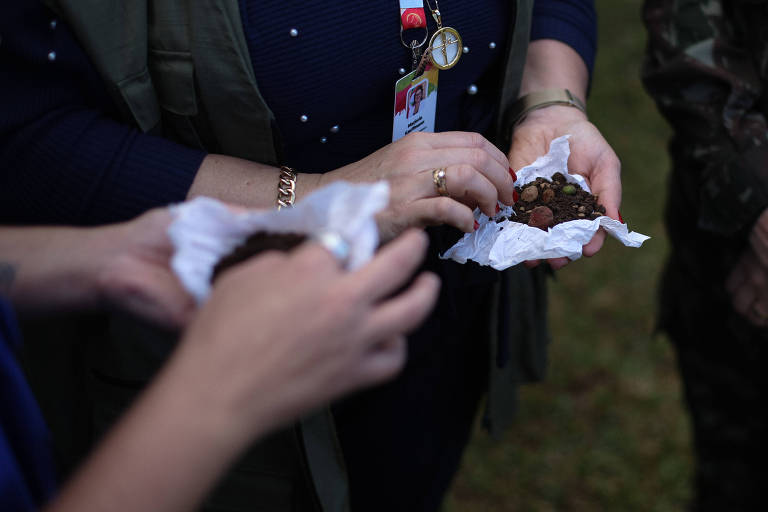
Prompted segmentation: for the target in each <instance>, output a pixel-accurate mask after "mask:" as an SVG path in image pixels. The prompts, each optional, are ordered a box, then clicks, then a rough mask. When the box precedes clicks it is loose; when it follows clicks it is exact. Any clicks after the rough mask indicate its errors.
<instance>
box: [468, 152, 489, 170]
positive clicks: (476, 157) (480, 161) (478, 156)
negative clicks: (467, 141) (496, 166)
mask: <svg viewBox="0 0 768 512" xmlns="http://www.w3.org/2000/svg"><path fill="white" fill-rule="evenodd" d="M469 161H470V163H471V164H472V165H473V166H474V167H475V168H477V169H485V168H486V167H487V165H488V153H486V152H485V151H483V150H482V149H481V148H472V149H471V152H470V155H469Z"/></svg>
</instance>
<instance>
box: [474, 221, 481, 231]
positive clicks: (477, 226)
mask: <svg viewBox="0 0 768 512" xmlns="http://www.w3.org/2000/svg"><path fill="white" fill-rule="evenodd" d="M478 229H480V224H478V223H477V221H475V231H477V230H478Z"/></svg>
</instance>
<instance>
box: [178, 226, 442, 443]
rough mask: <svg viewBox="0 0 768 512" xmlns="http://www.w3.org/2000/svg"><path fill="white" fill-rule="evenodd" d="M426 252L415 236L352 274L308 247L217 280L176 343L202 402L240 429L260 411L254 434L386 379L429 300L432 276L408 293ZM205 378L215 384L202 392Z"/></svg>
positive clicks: (268, 256) (434, 284)
mask: <svg viewBox="0 0 768 512" xmlns="http://www.w3.org/2000/svg"><path fill="white" fill-rule="evenodd" d="M426 248H427V237H426V235H425V234H424V233H421V232H418V231H415V230H414V231H411V232H408V233H405V234H403V235H402V236H401V237H399V238H398V239H396V240H394V241H393V242H391V243H389V244H387V245H386V246H384V247H383V248H382V249H381V250H380V251H379V252H378V253H377V255H376V256H375V257H374V258H373V260H372V261H371V262H370V263H369V264H367V265H366V266H365V267H363V268H362V269H360V270H358V271H356V272H353V273H347V272H345V271H343V269H342V268H341V266H340V265H339V263H338V262H337V261H336V260H335V259H334V258H333V257H332V256H331V254H330V253H329V252H328V251H327V250H326V249H325V248H323V247H322V246H320V245H317V244H314V243H308V244H305V245H303V246H301V247H299V248H297V249H296V250H294V251H292V252H291V253H289V254H284V253H275V252H271V253H264V254H263V255H261V256H258V257H256V258H253V259H251V260H249V261H247V262H245V263H243V264H241V265H237V266H235V267H232V268H231V269H229V270H227V271H225V272H224V273H223V274H222V276H221V277H220V278H219V279H218V281H217V282H216V285H215V286H214V290H213V293H212V295H211V298H210V299H209V301H208V302H207V303H206V304H205V306H204V307H203V308H202V310H201V311H200V314H199V315H198V316H197V317H196V318H195V320H194V321H193V323H192V325H191V326H190V329H189V331H188V332H187V335H186V337H185V341H184V343H182V351H183V353H184V354H186V356H185V357H184V358H185V359H186V360H187V361H189V362H190V363H189V364H191V365H193V366H194V365H195V361H197V366H194V367H195V368H196V369H195V370H194V371H193V372H192V373H195V374H197V375H198V380H199V381H200V383H201V386H203V387H204V388H205V389H204V390H203V391H201V393H203V395H202V396H208V395H210V394H211V393H213V394H215V395H216V396H211V397H210V398H211V401H212V402H213V403H214V407H215V408H217V410H219V409H218V408H219V407H223V408H224V410H219V412H221V413H222V415H223V416H224V417H237V418H242V421H241V422H239V423H241V424H242V425H248V424H250V423H251V422H254V421H259V420H258V418H263V417H264V414H263V413H264V412H265V411H266V412H267V413H268V414H266V418H267V421H268V422H269V425H267V426H265V425H258V426H260V427H262V428H273V427H275V426H277V424H279V423H284V422H287V421H290V420H292V419H294V418H296V417H297V416H298V415H299V414H301V413H304V412H307V411H308V410H310V409H311V408H314V407H318V406H320V405H322V404H325V403H327V402H328V401H330V400H331V399H333V398H336V397H337V396H339V395H340V394H342V393H346V392H348V391H351V390H353V389H356V388H359V387H363V386H368V385H372V384H375V383H378V382H381V381H382V380H385V379H388V378H391V377H393V376H394V375H395V374H396V373H397V372H398V371H399V370H400V369H401V368H402V366H403V364H404V360H405V354H406V349H405V338H404V336H405V334H406V333H407V332H409V331H411V330H412V329H414V328H416V327H417V326H418V325H419V324H420V323H421V322H422V321H423V320H424V318H425V317H426V315H427V314H428V313H429V311H431V309H432V307H433V306H434V304H435V301H436V298H437V294H438V290H439V281H438V279H437V277H436V276H434V275H433V274H428V273H424V274H421V275H420V276H418V277H417V278H416V279H415V280H414V281H412V282H411V284H409V285H407V287H406V284H407V283H408V281H409V279H410V278H411V277H412V275H413V273H414V272H415V271H416V270H417V269H418V267H419V265H420V263H421V261H422V260H423V258H424V255H425V253H426ZM403 287H405V288H403ZM189 356H191V357H189ZM184 358H182V359H184ZM200 367H202V368H203V369H202V370H201V369H200ZM206 377H210V380H211V381H213V382H215V383H216V385H215V386H206V385H205V382H204V381H205V379H206ZM243 416H244V417H243Z"/></svg>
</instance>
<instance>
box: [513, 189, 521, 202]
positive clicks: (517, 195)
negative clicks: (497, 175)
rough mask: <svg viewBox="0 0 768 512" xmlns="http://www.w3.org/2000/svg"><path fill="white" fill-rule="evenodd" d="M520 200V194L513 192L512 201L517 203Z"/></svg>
mask: <svg viewBox="0 0 768 512" xmlns="http://www.w3.org/2000/svg"><path fill="white" fill-rule="evenodd" d="M518 199H520V194H518V193H517V190H513V191H512V200H513V201H514V202H517V200H518Z"/></svg>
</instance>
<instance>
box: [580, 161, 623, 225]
mask: <svg viewBox="0 0 768 512" xmlns="http://www.w3.org/2000/svg"><path fill="white" fill-rule="evenodd" d="M584 176H585V177H586V178H587V179H588V180H589V184H590V188H591V189H592V193H593V194H594V195H596V196H598V197H599V202H600V204H602V205H603V206H605V210H606V212H605V213H606V215H608V216H609V217H611V218H612V219H616V220H618V219H619V207H620V206H621V162H620V161H619V159H618V157H617V156H616V155H615V154H614V153H613V151H609V152H606V153H604V154H603V155H602V156H601V157H600V158H599V159H598V160H597V163H596V164H595V166H594V169H592V170H591V172H588V173H587V174H585V175H584Z"/></svg>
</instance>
